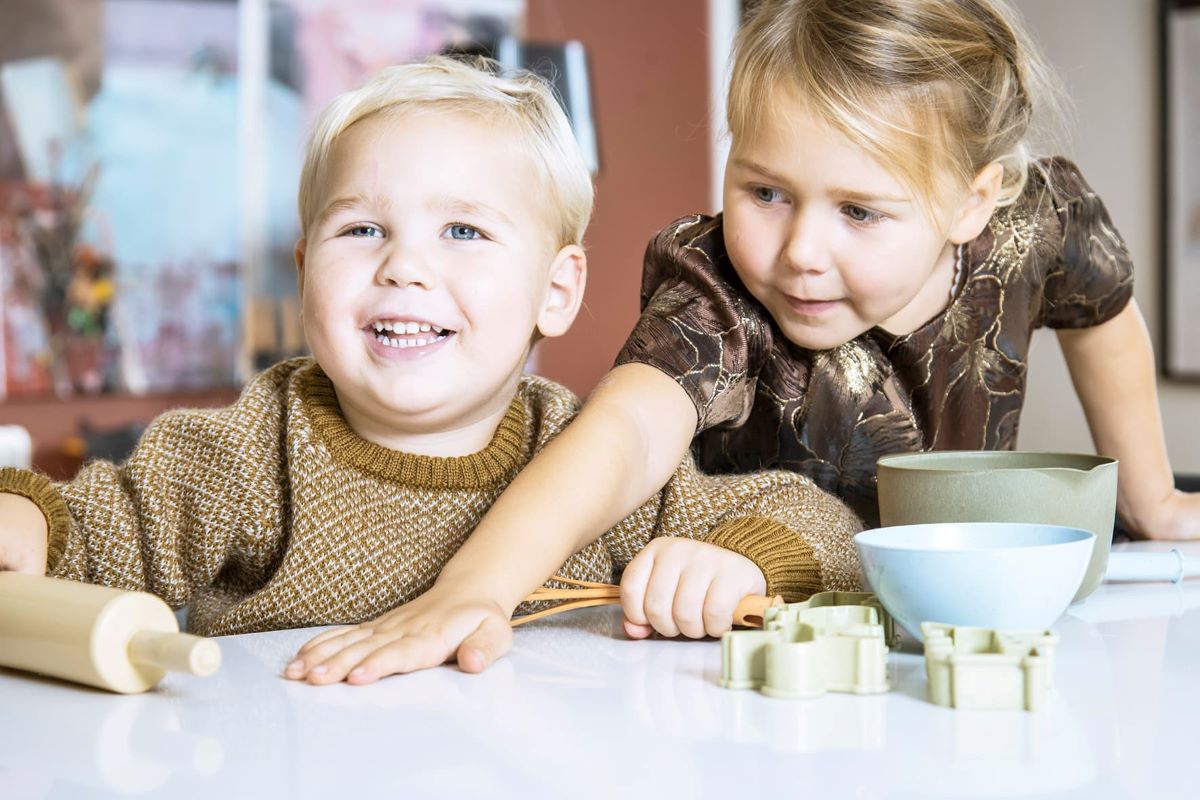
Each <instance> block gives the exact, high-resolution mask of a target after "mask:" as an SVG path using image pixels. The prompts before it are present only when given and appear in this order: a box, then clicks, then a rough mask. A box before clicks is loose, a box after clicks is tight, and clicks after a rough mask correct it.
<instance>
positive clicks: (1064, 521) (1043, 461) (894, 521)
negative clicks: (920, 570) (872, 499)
mask: <svg viewBox="0 0 1200 800" xmlns="http://www.w3.org/2000/svg"><path fill="white" fill-rule="evenodd" d="M877 474H878V478H879V519H880V524H881V525H884V526H892V525H920V524H925V523H931V522H1028V523H1041V524H1047V525H1064V526H1067V527H1071V528H1082V529H1083V530H1088V531H1091V532H1092V533H1094V534H1096V543H1095V546H1094V548H1093V549H1092V556H1091V561H1090V562H1089V563H1088V568H1087V572H1086V573H1085V574H1084V577H1083V583H1082V584H1081V585H1080V587H1079V591H1078V592H1076V594H1075V597H1074V600H1073V601H1072V602H1079V601H1080V600H1082V599H1083V598H1085V597H1087V596H1088V595H1089V594H1091V593H1092V591H1094V590H1095V588H1096V587H1097V586H1099V585H1100V583H1101V581H1103V580H1104V572H1105V570H1106V569H1107V568H1108V552H1109V549H1110V548H1111V547H1112V533H1113V521H1114V519H1115V515H1116V509H1117V460H1116V459H1114V458H1106V457H1104V456H1094V455H1086V454H1081V453H1037V452H1029V451H1004V450H983V451H976V450H941V451H931V452H927V453H900V454H895V455H887V456H883V457H881V458H880V459H879V460H878V462H877Z"/></svg>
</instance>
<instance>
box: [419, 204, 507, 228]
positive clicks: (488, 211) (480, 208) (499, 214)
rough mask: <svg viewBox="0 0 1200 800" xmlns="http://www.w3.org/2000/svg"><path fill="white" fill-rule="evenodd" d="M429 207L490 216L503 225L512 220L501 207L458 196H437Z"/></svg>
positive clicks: (468, 214)
mask: <svg viewBox="0 0 1200 800" xmlns="http://www.w3.org/2000/svg"><path fill="white" fill-rule="evenodd" d="M429 205H430V206H431V207H436V208H437V209H438V210H439V211H447V212H449V213H451V214H462V215H464V216H478V217H490V218H492V219H496V220H499V221H500V222H502V223H504V224H505V225H510V226H511V225H512V224H513V221H512V219H511V218H510V217H509V216H508V214H505V213H504V212H503V211H502V210H501V209H499V208H497V207H495V206H491V205H488V204H487V203H478V202H475V201H472V200H464V199H462V198H460V197H439V198H437V199H435V200H434V201H432V202H431V203H430V204H429Z"/></svg>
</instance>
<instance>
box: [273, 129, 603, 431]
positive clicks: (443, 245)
mask: <svg viewBox="0 0 1200 800" xmlns="http://www.w3.org/2000/svg"><path fill="white" fill-rule="evenodd" d="M518 136H519V134H518V133H516V131H515V130H514V129H512V128H509V127H507V126H506V125H505V124H501V125H500V126H497V125H495V124H488V123H487V122H485V121H484V120H483V119H482V118H480V117H478V116H474V115H471V114H468V113H464V112H451V111H431V110H424V111H410V112H404V113H393V114H387V115H375V116H372V117H368V118H365V119H363V120H360V121H359V122H357V123H355V124H354V125H352V126H351V127H350V128H348V129H347V130H346V131H345V132H344V133H343V134H342V135H341V136H340V137H339V138H338V139H337V141H336V143H335V144H334V147H333V149H332V152H331V153H330V156H329V160H328V162H327V164H326V166H325V169H324V173H323V175H322V178H321V182H320V185H319V187H318V192H319V196H320V201H319V204H318V209H319V210H318V212H317V216H316V219H315V220H314V221H313V223H312V225H311V227H310V229H309V230H308V232H307V239H306V240H302V241H301V242H299V243H298V244H297V246H296V262H297V269H298V271H299V282H300V295H301V306H302V315H303V321H304V330H305V335H306V336H307V339H308V343H309V347H310V349H311V350H312V353H313V355H314V357H315V358H316V359H317V361H318V362H319V363H320V364H321V367H322V368H323V369H324V370H325V372H326V374H327V375H328V376H329V378H330V380H331V381H332V382H333V384H334V386H335V387H336V389H337V395H338V401H339V404H340V405H341V408H342V412H343V414H344V415H345V416H346V419H347V421H348V422H349V423H350V425H351V427H352V428H354V429H355V431H357V432H358V433H359V434H360V435H362V436H363V437H364V438H367V439H369V440H371V441H374V442H376V443H377V444H382V445H384V446H390V447H393V448H394V449H402V450H407V451H409V452H420V453H426V454H433V455H463V454H466V453H469V452H474V451H475V450H478V449H480V448H481V447H482V446H484V445H486V444H487V441H488V440H489V439H490V435H491V432H492V431H493V430H494V428H495V424H496V423H497V422H498V421H499V418H500V417H502V416H503V414H504V412H505V411H506V410H507V408H508V405H509V402H510V400H511V399H512V395H513V392H514V391H515V389H516V385H517V381H518V379H519V377H520V374H521V370H522V367H523V365H524V362H525V359H526V356H527V354H528V351H529V347H530V341H531V336H532V334H533V332H534V330H535V329H540V330H541V331H542V333H544V334H546V335H550V336H554V335H559V334H560V333H562V332H564V331H565V330H566V327H567V326H569V325H570V322H571V320H572V319H573V318H574V314H575V311H576V310H577V309H578V303H579V299H580V296H581V295H582V291H583V279H584V278H583V276H584V261H583V253H582V251H581V250H580V249H579V248H578V247H575V246H574V245H568V246H567V247H564V248H561V249H560V248H558V246H557V244H556V242H555V241H554V235H553V233H552V231H553V230H554V226H553V224H552V217H551V214H550V210H549V209H548V208H547V207H546V203H547V200H546V195H547V193H546V192H545V191H542V190H540V189H539V178H538V176H539V175H540V173H539V172H538V170H537V167H536V166H535V164H534V161H533V158H532V156H531V155H530V154H529V152H527V151H526V150H523V149H522V148H520V147H519V145H518V141H519V139H518Z"/></svg>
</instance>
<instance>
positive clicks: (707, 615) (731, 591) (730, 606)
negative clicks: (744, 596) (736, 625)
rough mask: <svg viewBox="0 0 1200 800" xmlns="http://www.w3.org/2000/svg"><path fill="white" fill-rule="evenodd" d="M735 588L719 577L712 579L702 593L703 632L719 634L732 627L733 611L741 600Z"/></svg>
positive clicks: (713, 634)
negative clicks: (706, 590) (706, 589)
mask: <svg viewBox="0 0 1200 800" xmlns="http://www.w3.org/2000/svg"><path fill="white" fill-rule="evenodd" d="M740 594H741V592H739V591H738V590H737V589H736V588H734V587H732V586H730V585H729V584H728V583H723V582H722V581H721V580H720V578H716V579H714V580H713V582H712V583H711V584H709V586H708V592H707V593H706V594H705V595H704V612H703V616H704V632H705V633H706V634H707V635H709V636H720V635H721V634H723V633H725V631H728V630H731V629H732V628H733V612H734V610H735V609H736V608H737V604H738V601H739V600H741V597H739V596H738V595H740Z"/></svg>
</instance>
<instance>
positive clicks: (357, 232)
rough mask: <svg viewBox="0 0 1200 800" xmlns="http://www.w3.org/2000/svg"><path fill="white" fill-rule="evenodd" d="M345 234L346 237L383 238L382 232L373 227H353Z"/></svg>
mask: <svg viewBox="0 0 1200 800" xmlns="http://www.w3.org/2000/svg"><path fill="white" fill-rule="evenodd" d="M346 234H347V235H348V236H356V237H368V238H373V237H376V236H383V231H381V230H380V229H379V228H377V227H376V226H374V225H355V226H354V227H353V228H350V229H349V230H347V231H346Z"/></svg>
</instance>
